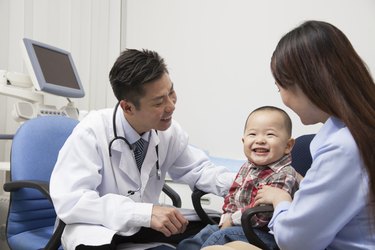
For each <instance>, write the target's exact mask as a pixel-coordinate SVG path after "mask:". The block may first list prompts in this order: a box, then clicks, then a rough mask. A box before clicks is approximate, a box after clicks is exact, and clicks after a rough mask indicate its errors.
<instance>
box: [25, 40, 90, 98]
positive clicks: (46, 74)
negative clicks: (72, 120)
mask: <svg viewBox="0 0 375 250" xmlns="http://www.w3.org/2000/svg"><path fill="white" fill-rule="evenodd" d="M21 47H22V50H23V52H24V59H25V63H26V67H27V70H28V72H29V74H30V78H31V81H32V82H33V84H34V87H35V88H36V89H37V90H40V91H43V92H47V93H50V94H54V95H58V96H63V97H74V98H79V97H83V96H84V95H85V92H84V90H83V87H82V83H81V80H80V79H79V75H78V72H77V69H76V67H75V65H74V62H73V58H72V55H71V53H70V52H68V51H65V50H62V49H59V48H56V47H54V46H51V45H48V44H45V43H41V42H38V41H34V40H31V39H28V38H24V39H22V43H21Z"/></svg>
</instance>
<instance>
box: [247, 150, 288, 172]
mask: <svg viewBox="0 0 375 250" xmlns="http://www.w3.org/2000/svg"><path fill="white" fill-rule="evenodd" d="M249 164H250V165H251V167H254V168H257V167H261V168H270V169H271V170H272V171H273V172H275V173H278V172H279V171H280V170H281V169H282V168H283V167H285V166H287V165H291V164H292V156H291V154H287V155H284V156H283V157H282V158H281V159H280V160H278V161H276V162H274V163H271V164H268V165H266V166H256V165H255V164H254V163H252V162H249Z"/></svg>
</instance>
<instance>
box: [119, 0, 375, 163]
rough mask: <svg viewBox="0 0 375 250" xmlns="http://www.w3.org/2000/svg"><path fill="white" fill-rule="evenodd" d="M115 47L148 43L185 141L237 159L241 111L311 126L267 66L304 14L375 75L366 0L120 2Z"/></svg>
mask: <svg viewBox="0 0 375 250" xmlns="http://www.w3.org/2000/svg"><path fill="white" fill-rule="evenodd" d="M123 2H125V3H126V8H124V10H123V14H122V17H123V22H122V23H123V27H122V31H123V33H122V39H123V41H122V43H121V44H122V48H125V47H128V48H148V49H152V50H156V51H158V52H159V53H160V54H161V55H162V56H163V57H164V58H165V59H166V61H167V63H168V65H169V69H170V73H171V76H172V81H174V84H175V89H176V90H177V95H178V102H177V109H176V112H175V118H176V119H177V120H178V121H179V122H180V123H181V124H182V126H183V127H184V128H185V129H186V130H187V131H188V132H189V134H190V140H191V143H193V144H196V145H198V146H200V147H203V148H206V149H208V150H209V151H210V153H211V154H214V155H223V156H228V157H234V158H243V153H242V143H241V136H242V131H243V126H244V122H245V119H246V117H247V115H248V113H249V112H250V111H251V110H252V109H254V108H256V107H258V106H261V105H276V106H279V107H282V108H285V109H286V110H287V112H288V113H289V114H290V115H291V117H292V119H293V123H294V136H298V135H300V134H303V133H310V132H316V131H317V130H318V128H319V127H320V125H316V126H309V127H306V126H303V125H302V124H301V122H300V121H299V119H298V117H297V116H296V115H294V113H293V112H292V111H291V110H289V109H287V108H286V107H285V106H284V105H283V104H282V102H281V99H280V97H279V94H278V92H277V89H276V87H275V86H274V81H273V78H272V75H271V73H270V70H269V62H270V57H271V54H272V52H273V50H274V48H275V46H276V44H277V42H278V40H279V39H280V38H281V36H282V35H283V34H284V33H286V32H288V31H289V30H291V29H292V28H294V27H295V26H297V25H298V24H300V23H301V22H302V21H304V20H307V19H318V20H324V21H328V22H331V23H332V24H334V25H336V26H337V27H338V28H340V29H341V30H342V31H344V33H345V34H346V35H347V36H348V37H349V39H350V40H351V41H352V43H353V45H354V47H355V48H356V50H357V51H358V53H359V54H360V55H361V56H362V58H363V59H364V61H366V62H367V64H368V66H369V68H370V70H371V71H372V73H373V74H375V1H373V0H361V1H352V0H330V1H326V0H314V1H307V0H283V1H280V0H268V1H255V0H254V1H250V0H189V1H174V0H154V1H147V0H127V1H126V0H124V1H123Z"/></svg>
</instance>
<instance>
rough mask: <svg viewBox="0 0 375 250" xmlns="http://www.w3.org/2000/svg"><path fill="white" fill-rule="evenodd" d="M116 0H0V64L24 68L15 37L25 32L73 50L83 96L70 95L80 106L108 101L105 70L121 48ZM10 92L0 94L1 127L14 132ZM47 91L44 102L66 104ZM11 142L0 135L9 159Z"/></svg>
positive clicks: (3, 156)
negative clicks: (73, 96) (8, 94)
mask: <svg viewBox="0 0 375 250" xmlns="http://www.w3.org/2000/svg"><path fill="white" fill-rule="evenodd" d="M120 25H121V1H120V0H110V1H101V0H79V1H76V0H54V1H49V0H34V1H32V0H0V29H1V39H0V69H5V70H8V71H15V72H24V73H27V71H26V69H25V67H24V62H23V58H22V56H21V52H20V41H21V39H22V38H24V37H28V38H31V39H34V40H37V41H41V42H44V43H47V44H51V45H53V46H56V47H59V48H62V49H65V50H67V51H70V52H71V53H72V56H73V59H74V61H75V64H76V67H77V70H78V72H79V74H80V78H81V81H82V84H83V86H84V89H85V92H86V96H85V97H84V98H81V99H72V101H74V102H75V104H76V106H77V107H78V108H80V109H81V110H90V109H98V108H104V107H108V106H113V105H114V103H115V98H114V96H113V94H112V90H111V87H110V84H109V81H108V72H109V69H110V68H111V67H112V65H113V62H114V60H115V59H116V58H117V56H118V55H119V53H120V40H121V39H120V30H121V27H120ZM14 102H16V99H15V98H10V97H5V96H3V95H0V111H1V112H0V133H1V134H4V133H8V134H12V133H14V132H15V131H16V130H17V128H18V127H19V124H18V123H16V122H15V121H14V120H13V118H12V117H11V114H10V113H11V110H12V107H13V103H14ZM66 103H67V100H66V99H65V98H62V97H58V96H52V95H49V96H47V98H46V104H50V105H56V106H57V107H58V108H59V107H61V106H64V105H66ZM10 144H11V142H10V141H9V142H4V141H0V153H1V154H0V161H5V160H8V159H9V148H10Z"/></svg>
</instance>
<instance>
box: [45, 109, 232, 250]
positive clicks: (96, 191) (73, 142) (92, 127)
mask: <svg viewBox="0 0 375 250" xmlns="http://www.w3.org/2000/svg"><path fill="white" fill-rule="evenodd" d="M112 112H113V110H112V109H105V110H100V111H92V112H90V113H89V114H88V115H87V116H86V117H85V119H83V120H82V121H81V122H80V123H79V124H78V125H77V127H76V128H75V129H74V131H73V133H72V135H71V136H70V137H69V138H68V140H67V141H66V143H65V144H64V146H63V148H62V149H61V151H60V153H59V156H58V159H57V163H56V166H55V168H54V170H53V173H52V175H51V181H50V192H51V197H52V200H53V203H54V206H55V209H56V213H57V215H58V217H59V218H60V219H62V220H63V221H64V222H65V223H66V224H67V225H66V228H65V230H64V233H63V237H62V244H63V246H64V248H65V249H75V247H76V246H77V245H79V244H85V245H102V244H109V243H110V241H111V239H112V237H113V235H114V234H116V233H118V234H121V235H133V234H134V233H136V232H138V231H139V229H140V227H150V221H151V212H152V206H153V204H158V200H159V196H160V193H161V190H162V187H163V184H164V178H165V175H166V174H167V172H168V174H169V175H170V177H171V178H172V179H173V180H175V181H178V182H184V183H187V184H189V186H190V187H191V188H194V187H195V186H196V187H198V188H199V189H201V190H204V191H206V192H211V193H215V194H218V195H221V196H224V195H225V194H226V192H227V191H228V189H229V187H230V185H231V183H232V181H233V179H234V175H235V173H230V172H228V170H227V169H226V168H224V167H219V166H214V165H213V164H212V163H211V162H209V159H208V157H207V155H206V154H205V153H204V152H202V151H201V150H198V149H196V148H194V147H191V146H189V145H188V135H187V134H186V132H185V131H183V130H182V129H181V127H180V126H179V124H178V123H177V122H175V121H173V122H172V125H171V127H170V128H168V129H167V130H166V131H158V133H156V132H155V131H151V133H152V135H151V138H150V142H149V146H148V151H147V154H146V158H145V160H144V163H143V165H142V171H141V174H139V171H138V169H137V166H136V163H135V160H134V156H133V153H132V151H131V150H130V148H129V146H128V145H127V144H126V143H124V142H123V141H121V140H117V141H116V142H114V143H113V146H112V159H111V158H110V157H109V150H108V144H109V142H110V141H111V140H112V139H113V138H114V135H113V125H112ZM124 122H126V120H125V119H124V118H123V113H122V110H121V109H119V110H118V111H117V114H116V128H117V133H118V135H119V136H124V131H123V129H122V128H123V123H124ZM51 139H53V138H51ZM156 145H159V146H158V148H159V165H160V171H161V180H158V179H157V175H156V167H155V166H156V161H157V154H156V150H155V146H156ZM115 176H116V177H115ZM130 190H133V191H134V190H139V191H137V192H135V194H134V195H131V196H126V195H127V194H128V191H130Z"/></svg>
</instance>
